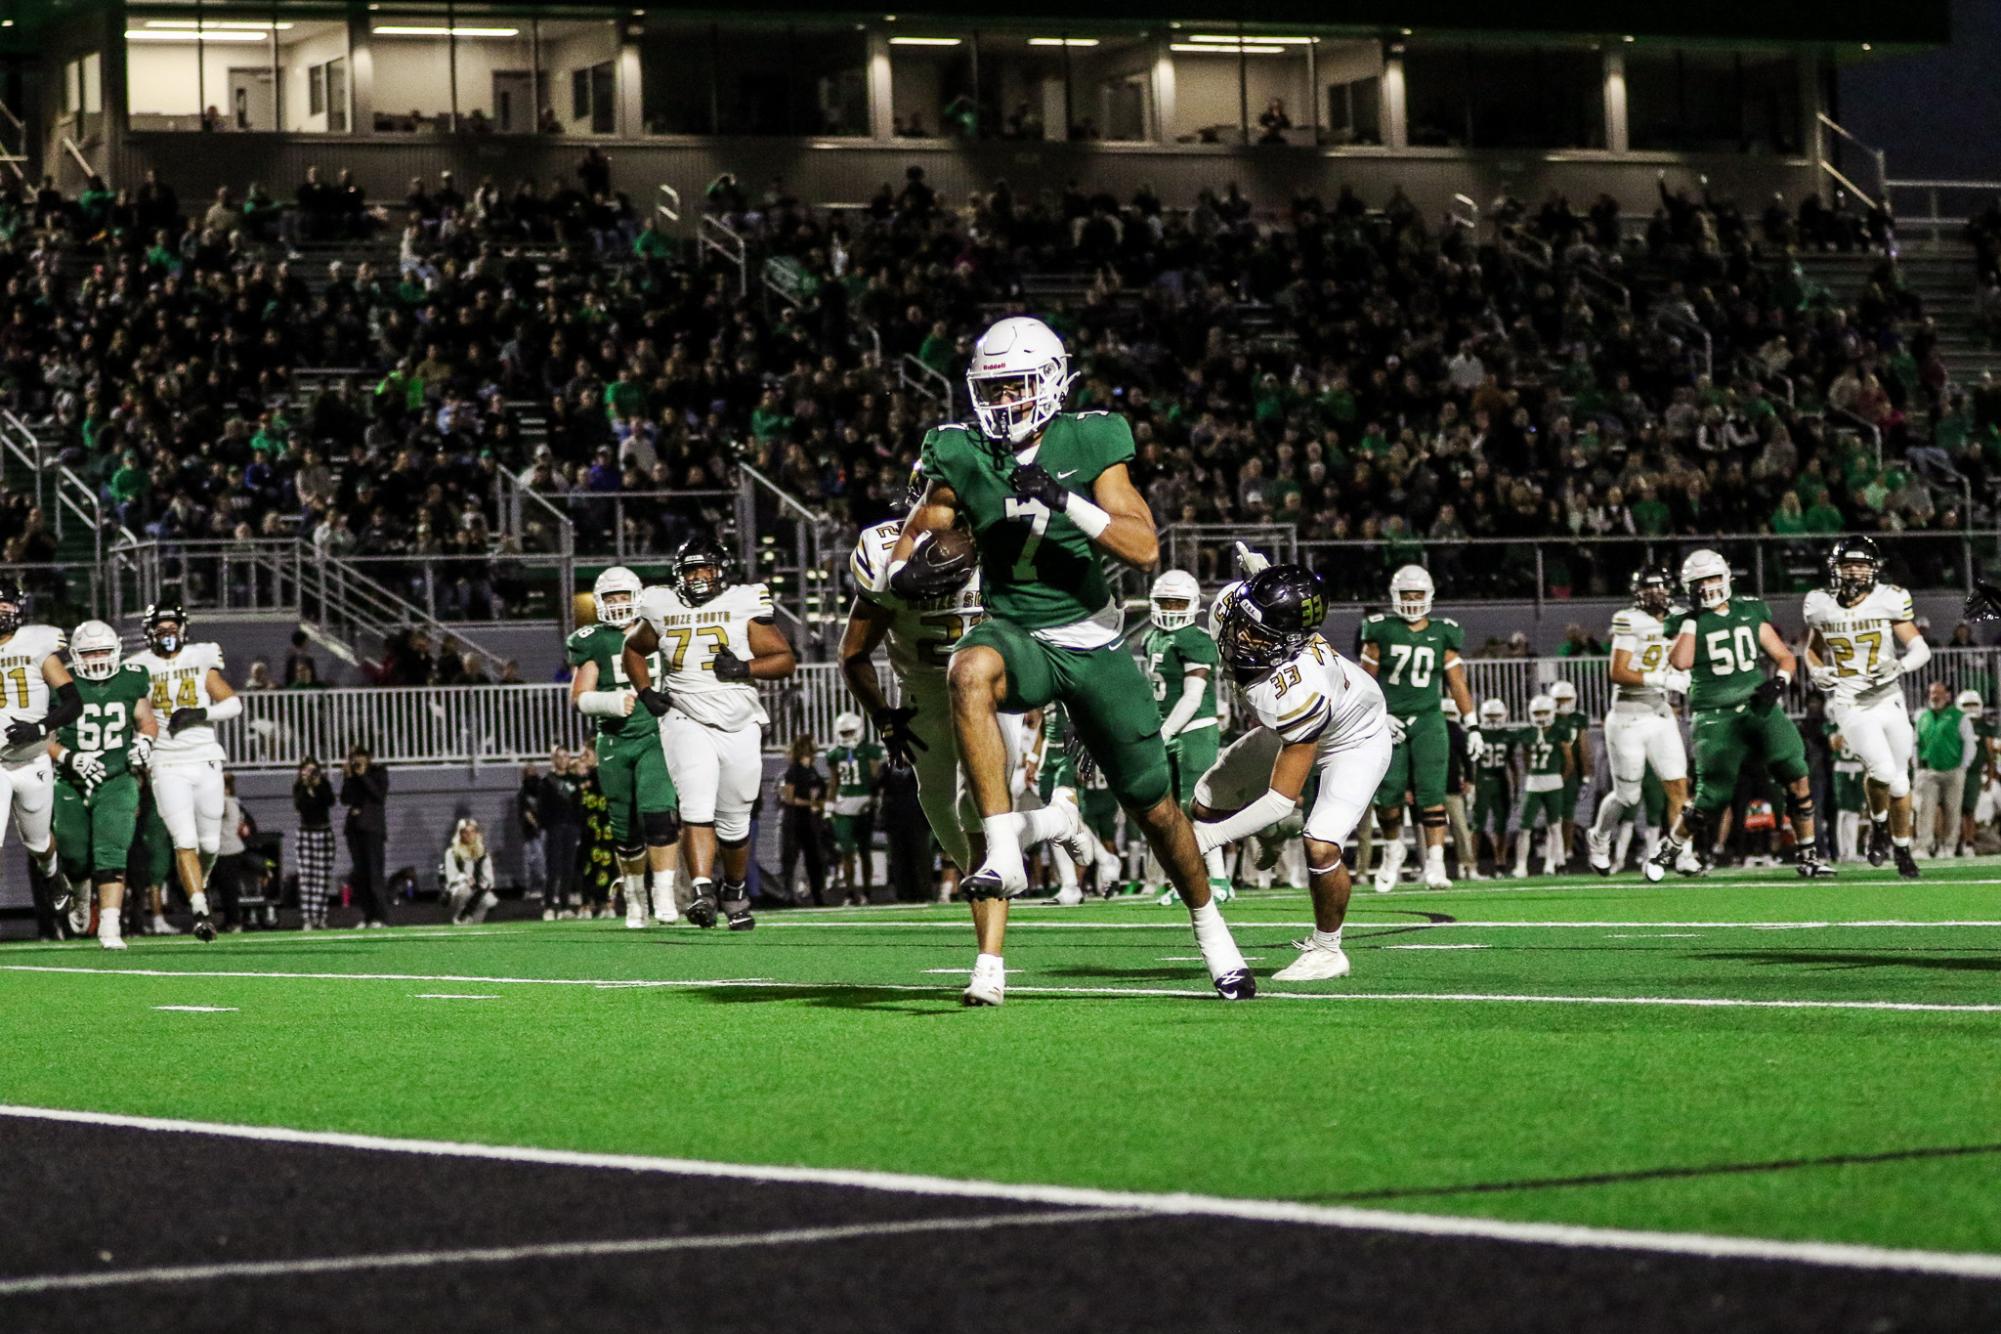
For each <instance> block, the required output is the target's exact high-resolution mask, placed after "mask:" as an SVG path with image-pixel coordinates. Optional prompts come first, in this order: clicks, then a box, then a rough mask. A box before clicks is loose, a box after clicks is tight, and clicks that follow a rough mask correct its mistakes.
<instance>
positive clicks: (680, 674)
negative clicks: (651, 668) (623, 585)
mask: <svg viewBox="0 0 2001 1334" xmlns="http://www.w3.org/2000/svg"><path fill="white" fill-rule="evenodd" d="M775 615H776V611H775V609H774V608H773V606H772V603H771V593H770V590H768V589H767V588H765V586H764V585H763V584H736V585H734V586H732V587H729V588H725V589H724V590H723V591H722V592H720V593H718V594H716V595H715V596H714V597H712V598H710V599H709V600H708V601H707V602H704V603H701V604H699V605H697V604H695V603H692V602H686V601H683V600H682V598H681V595H680V594H679V593H677V592H675V591H674V590H673V589H671V588H668V587H667V586H666V585H664V584H655V585H654V586H653V587H651V588H649V589H647V590H646V591H644V592H643V593H641V594H640V595H639V621H640V622H642V623H644V624H646V625H650V626H652V627H653V631H654V633H655V634H657V635H659V636H660V660H661V661H662V662H663V663H664V664H665V666H666V668H667V676H666V679H665V680H664V681H658V682H655V684H656V685H658V686H659V687H660V688H661V689H663V690H665V691H666V692H667V695H668V698H669V699H671V700H672V701H673V704H674V707H675V708H677V709H679V710H680V711H681V712H682V713H685V714H686V715H688V717H690V718H693V719H694V720H695V721H696V722H698V723H701V724H702V725H703V726H705V727H713V728H715V729H716V730H717V731H719V732H738V731H741V730H743V729H744V728H746V727H749V726H751V725H753V724H756V725H758V726H763V725H764V724H765V723H767V722H769V721H770V718H769V717H767V716H766V714H765V712H764V705H763V704H762V703H760V702H759V701H758V698H757V685H756V683H754V682H751V681H718V680H717V679H716V658H717V656H718V655H720V654H724V653H732V654H735V655H736V656H737V657H739V658H742V659H743V660H744V661H745V662H748V661H750V660H751V659H752V658H754V657H756V656H757V655H756V654H755V653H754V652H753V651H752V650H751V647H750V626H751V622H752V621H770V620H772V619H773V617H774V616H775Z"/></svg>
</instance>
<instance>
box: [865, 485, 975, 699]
mask: <svg viewBox="0 0 2001 1334" xmlns="http://www.w3.org/2000/svg"><path fill="white" fill-rule="evenodd" d="M902 536H903V523H902V521H901V520H898V519H891V520H890V521H889V522H887V523H879V524H877V525H876V526H875V527H873V528H867V529H864V530H862V536H861V540H860V541H859V542H856V543H855V553H854V555H853V556H852V557H850V558H849V560H848V570H849V572H850V573H851V574H853V575H854V579H855V591H856V592H857V593H859V594H860V595H861V598H862V600H863V601H865V602H871V603H874V604H875V605H876V606H878V607H881V608H882V609H883V610H885V611H887V612H889V613H890V618H891V619H890V622H889V666H890V670H892V671H894V672H895V673H896V679H897V680H899V681H902V682H905V683H906V684H907V683H909V682H911V681H915V680H924V679H927V678H933V677H935V678H937V679H936V681H935V682H932V681H928V680H927V684H937V685H940V686H942V685H943V684H944V677H945V668H946V667H947V666H948V665H949V664H950V663H951V661H952V646H953V645H954V644H957V643H958V642H959V636H961V635H963V634H965V633H966V631H968V630H970V629H972V628H973V627H974V626H976V625H978V624H979V623H980V618H981V611H980V572H979V571H978V570H977V569H975V570H974V571H973V573H972V575H971V577H970V578H968V579H967V580H966V582H965V584H964V585H963V586H962V587H960V589H959V590H958V591H957V592H955V593H947V594H946V595H945V596H944V597H941V598H935V599H933V600H932V601H929V602H923V603H915V604H913V603H906V602H904V601H902V600H901V599H899V598H897V597H896V595H895V594H893V593H891V592H890V591H889V555H890V553H891V552H892V551H894V550H896V543H897V540H898V539H899V538H900V537H902Z"/></svg>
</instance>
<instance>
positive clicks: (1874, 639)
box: [1821, 630, 1883, 676]
mask: <svg viewBox="0 0 2001 1334" xmlns="http://www.w3.org/2000/svg"><path fill="white" fill-rule="evenodd" d="M1821 638H1822V639H1824V640H1826V641H1827V651H1828V653H1829V654H1830V655H1832V657H1833V658H1834V670H1835V671H1837V672H1839V673H1840V674H1841V675H1843V676H1867V675H1868V674H1869V673H1871V672H1873V671H1875V670H1876V664H1877V662H1879V661H1880V660H1881V659H1882V657H1883V632H1882V631H1881V630H1867V631H1864V632H1863V633H1861V634H1857V635H1827V634H1824V635H1822V636H1821ZM1865 648H1866V649H1867V650H1868V653H1869V656H1868V661H1867V662H1866V663H1865V664H1864V665H1863V666H1860V667H1858V666H1856V665H1855V663H1856V660H1857V659H1859V658H1861V657H1862V652H1863V650H1864V649H1865Z"/></svg>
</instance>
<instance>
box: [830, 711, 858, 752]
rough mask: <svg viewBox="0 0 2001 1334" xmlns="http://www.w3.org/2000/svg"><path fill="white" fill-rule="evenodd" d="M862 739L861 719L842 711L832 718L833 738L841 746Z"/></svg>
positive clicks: (853, 743) (850, 744) (849, 744)
mask: <svg viewBox="0 0 2001 1334" xmlns="http://www.w3.org/2000/svg"><path fill="white" fill-rule="evenodd" d="M861 739H862V720H861V719H860V717H858V716H857V715H855V714H852V713H844V714H842V715H841V716H840V717H838V718H836V719H834V740H835V741H837V742H839V743H840V744H841V745H843V746H852V745H855V744H856V743H858V742H859V741H860V740H861Z"/></svg>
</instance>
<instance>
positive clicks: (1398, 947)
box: [1377, 945, 1493, 950]
mask: <svg viewBox="0 0 2001 1334" xmlns="http://www.w3.org/2000/svg"><path fill="white" fill-rule="evenodd" d="M1377 948H1378V949H1385V950H1484V949H1492V948H1493V946H1491V945H1379V946H1377Z"/></svg>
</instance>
